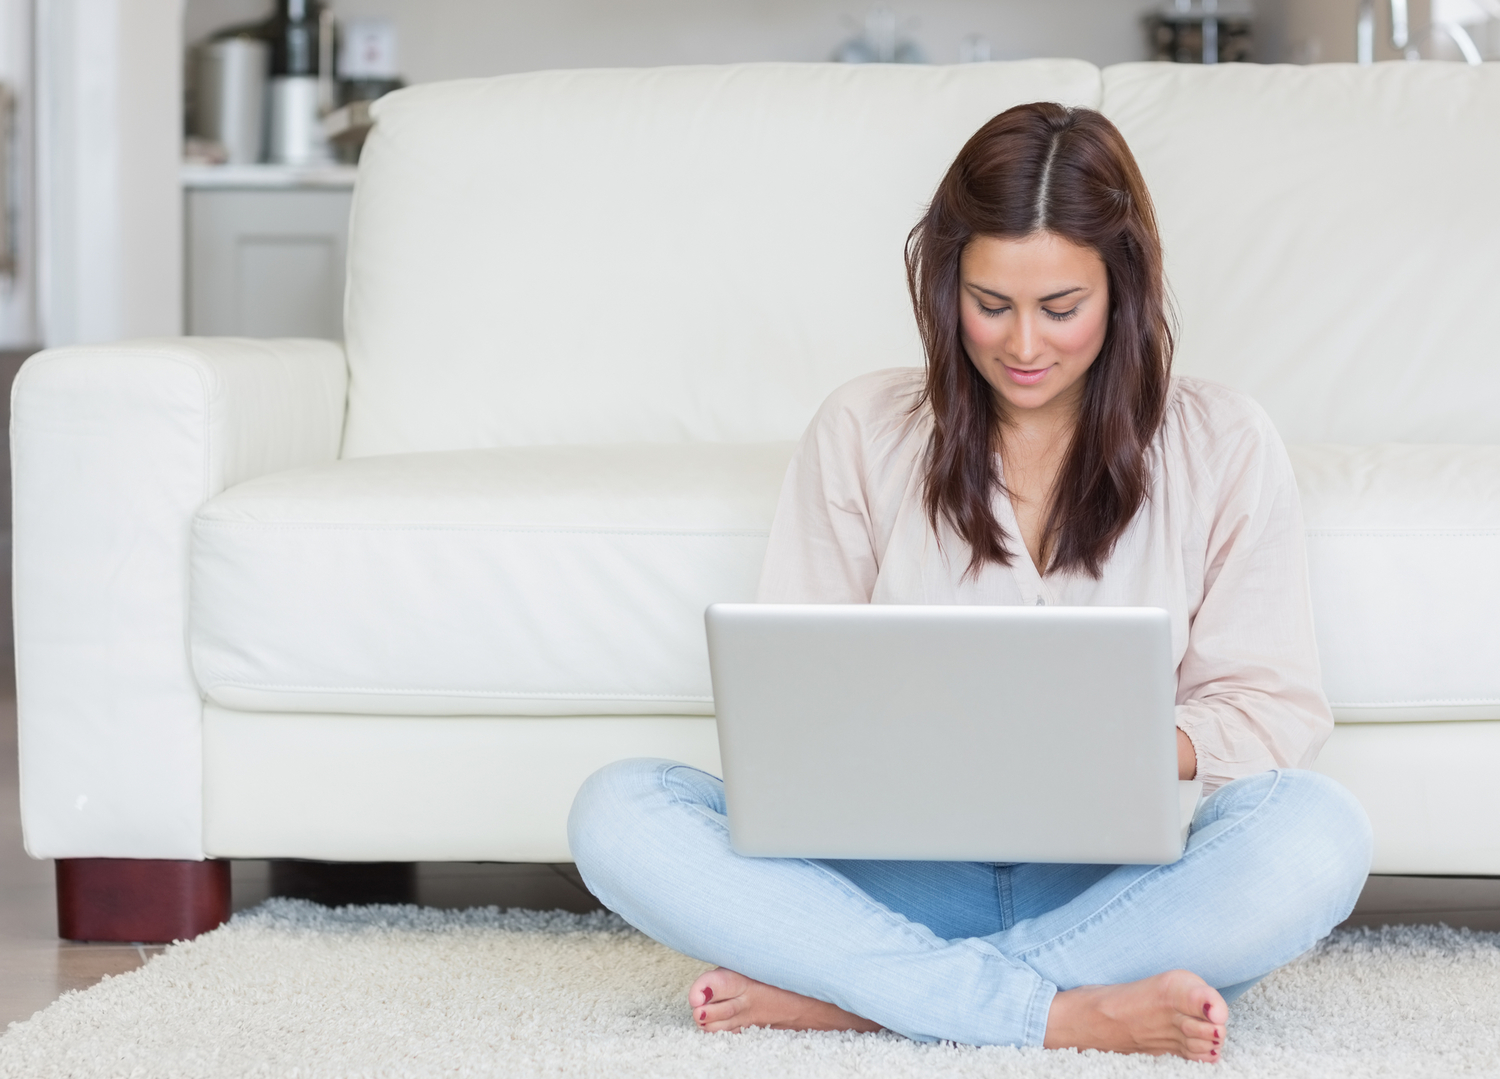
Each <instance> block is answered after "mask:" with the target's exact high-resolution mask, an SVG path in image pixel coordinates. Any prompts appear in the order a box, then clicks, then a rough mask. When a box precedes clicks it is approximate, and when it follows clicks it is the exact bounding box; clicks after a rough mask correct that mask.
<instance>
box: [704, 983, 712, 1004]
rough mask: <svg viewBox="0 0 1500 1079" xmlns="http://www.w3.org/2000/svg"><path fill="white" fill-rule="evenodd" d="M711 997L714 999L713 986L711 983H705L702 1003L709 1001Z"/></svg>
mask: <svg viewBox="0 0 1500 1079" xmlns="http://www.w3.org/2000/svg"><path fill="white" fill-rule="evenodd" d="M713 999H714V988H713V986H711V985H705V986H704V987H703V1003H705V1004H707V1003H708V1002H709V1001H711V1000H713Z"/></svg>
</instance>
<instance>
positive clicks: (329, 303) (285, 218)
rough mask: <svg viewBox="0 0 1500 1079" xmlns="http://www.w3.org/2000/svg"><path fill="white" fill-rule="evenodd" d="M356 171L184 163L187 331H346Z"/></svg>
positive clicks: (338, 334) (332, 334)
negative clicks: (186, 165)
mask: <svg viewBox="0 0 1500 1079" xmlns="http://www.w3.org/2000/svg"><path fill="white" fill-rule="evenodd" d="M353 174H354V170H353V169H352V168H349V169H342V168H325V169H309V170H290V169H285V168H279V167H276V166H243V167H234V166H201V167H193V168H188V169H184V177H183V197H184V199H185V200H186V205H185V211H186V221H185V224H186V228H185V230H184V232H185V237H186V242H187V252H186V255H187V259H186V267H185V269H186V273H185V275H184V277H185V284H186V289H187V295H186V297H185V300H186V304H185V308H186V312H187V332H188V333H189V334H193V335H195V336H212V337H322V338H329V339H332V340H340V339H342V338H343V336H344V318H343V308H344V258H345V252H346V249H347V247H348V240H349V207H350V204H351V202H352V198H353V178H354V177H353Z"/></svg>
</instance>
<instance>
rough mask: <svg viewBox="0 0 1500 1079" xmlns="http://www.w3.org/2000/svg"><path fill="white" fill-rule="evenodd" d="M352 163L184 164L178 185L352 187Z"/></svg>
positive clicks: (354, 173) (353, 170) (207, 186)
mask: <svg viewBox="0 0 1500 1079" xmlns="http://www.w3.org/2000/svg"><path fill="white" fill-rule="evenodd" d="M358 172H359V170H358V168H357V167H356V166H354V165H188V164H184V165H183V166H182V186H183V187H184V188H192V189H198V190H203V189H221V190H222V189H227V188H232V189H239V190H245V189H254V190H267V189H276V188H352V187H353V186H354V177H355V176H356V175H357V174H358Z"/></svg>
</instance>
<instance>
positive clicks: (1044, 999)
mask: <svg viewBox="0 0 1500 1079" xmlns="http://www.w3.org/2000/svg"><path fill="white" fill-rule="evenodd" d="M1055 996H1057V986H1055V985H1053V984H1052V983H1051V982H1047V981H1038V983H1037V987H1036V989H1035V991H1033V992H1032V994H1031V1001H1030V1003H1029V1004H1027V1005H1026V1030H1025V1034H1024V1038H1025V1040H1024V1041H1022V1042H1021V1044H1022V1045H1034V1046H1036V1047H1037V1048H1038V1049H1040V1048H1041V1047H1042V1043H1043V1042H1044V1041H1046V1038H1047V1014H1048V1013H1049V1012H1050V1011H1051V1010H1052V998H1053V997H1055Z"/></svg>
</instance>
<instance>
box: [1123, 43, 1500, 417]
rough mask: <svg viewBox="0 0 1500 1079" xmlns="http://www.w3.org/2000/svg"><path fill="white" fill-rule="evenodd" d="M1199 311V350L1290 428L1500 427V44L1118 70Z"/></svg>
mask: <svg viewBox="0 0 1500 1079" xmlns="http://www.w3.org/2000/svg"><path fill="white" fill-rule="evenodd" d="M1104 112H1105V113H1106V114H1107V115H1108V116H1109V117H1110V118H1111V119H1112V120H1113V121H1114V122H1115V123H1116V124H1117V125H1118V126H1119V127H1120V129H1121V130H1122V131H1123V133H1124V135H1125V137H1126V139H1127V140H1128V141H1129V143H1130V145H1131V147H1132V149H1133V150H1134V151H1135V154H1136V157H1137V158H1138V160H1139V161H1140V164H1141V168H1142V171H1143V172H1144V173H1145V177H1146V182H1147V184H1148V185H1149V186H1150V188H1151V192H1152V195H1153V197H1154V199H1155V202H1156V209H1157V213H1158V214H1159V216H1160V220H1161V229H1162V238H1163V241H1164V243H1165V245H1166V254H1167V272H1168V275H1169V277H1170V283H1171V285H1172V287H1173V290H1174V292H1175V294H1176V297H1177V300H1178V305H1179V310H1180V314H1181V319H1182V336H1181V341H1180V350H1179V352H1178V370H1180V371H1182V372H1183V373H1187V374H1194V375H1199V376H1202V377H1205V378H1210V379H1214V380H1216V381H1220V382H1225V383H1228V384H1229V385H1231V386H1235V387H1236V388H1238V389H1241V390H1244V391H1245V392H1247V393H1249V394H1251V395H1252V396H1253V397H1255V398H1256V400H1258V401H1259V402H1260V403H1261V404H1262V405H1264V406H1265V407H1266V409H1267V410H1268V411H1269V412H1270V414H1271V416H1272V418H1273V419H1274V420H1275V422H1276V424H1277V426H1278V428H1279V429H1280V431H1281V433H1282V436H1283V437H1284V438H1286V439H1287V440H1288V441H1290V442H1342V443H1361V444H1370V443H1376V442H1427V443H1433V442H1500V301H1497V298H1496V290H1497V286H1500V275H1497V267H1500V194H1497V191H1500V187H1497V181H1496V178H1497V177H1500V138H1497V137H1496V134H1495V132H1496V126H1497V125H1500V65H1494V64H1490V65H1486V66H1484V67H1482V68H1473V67H1468V66H1467V65H1463V64H1402V63H1395V64H1377V65H1374V66H1373V67H1367V68H1359V67H1354V66H1351V65H1342V64H1329V65H1319V66H1313V67H1300V68H1299V67H1262V66H1257V65H1253V64H1227V65H1224V66H1222V67H1217V68H1203V67H1193V66H1191V65H1181V66H1179V65H1169V64H1125V65H1121V66H1118V67H1112V68H1109V69H1107V70H1106V71H1105V72H1104Z"/></svg>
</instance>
